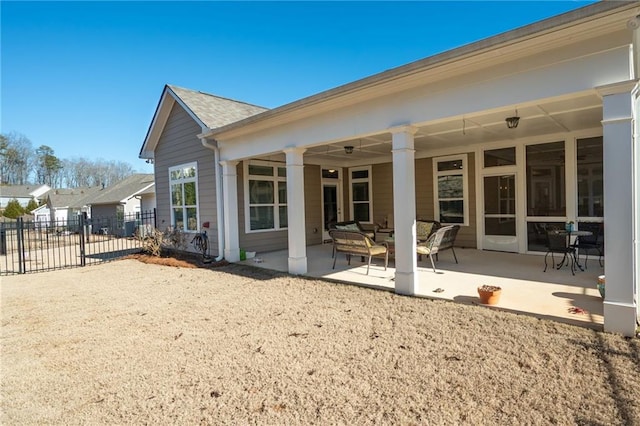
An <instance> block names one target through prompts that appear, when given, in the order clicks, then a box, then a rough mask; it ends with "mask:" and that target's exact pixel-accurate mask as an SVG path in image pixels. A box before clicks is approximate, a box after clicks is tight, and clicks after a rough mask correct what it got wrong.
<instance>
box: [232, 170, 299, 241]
mask: <svg viewBox="0 0 640 426" xmlns="http://www.w3.org/2000/svg"><path fill="white" fill-rule="evenodd" d="M249 165H254V166H266V167H273V176H263V175H249ZM281 167H282V168H284V169H285V170H286V166H285V165H284V164H282V163H276V162H272V161H262V160H250V161H245V162H244V164H243V170H244V172H243V181H244V182H243V183H244V194H245V196H244V211H245V214H244V223H245V225H244V229H245V233H247V234H256V233H260V232H273V231H281V230H286V229H288V227H281V226H280V207H283V206H287V200H282V201H281V200H280V191H279V190H278V183H279V182H285V184H286V182H287V178H286V176H285V177H282V176H278V168H281ZM249 180H262V181H270V182H273V192H274V194H273V203H269V204H251V202H250V198H251V197H250V196H249ZM287 190H288V189H287ZM254 206H272V208H273V225H274V227H273V228H268V229H251V207H254ZM288 213H289V209H288V207H287V214H288ZM287 223H288V221H287Z"/></svg>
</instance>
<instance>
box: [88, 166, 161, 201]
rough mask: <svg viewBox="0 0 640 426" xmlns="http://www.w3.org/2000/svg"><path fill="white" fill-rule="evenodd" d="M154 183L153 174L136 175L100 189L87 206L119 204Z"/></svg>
mask: <svg viewBox="0 0 640 426" xmlns="http://www.w3.org/2000/svg"><path fill="white" fill-rule="evenodd" d="M154 183H155V181H154V178H153V174H143V173H138V174H134V175H131V176H129V177H128V178H126V179H123V180H121V181H120V182H117V183H115V184H113V185H111V186H108V187H106V188H104V189H100V190H99V191H98V192H97V193H95V194H93V196H92V197H91V199H89V200H87V204H92V205H93V204H115V203H119V202H121V201H124V200H126V199H128V198H130V197H132V196H133V195H134V194H137V193H138V192H140V191H142V190H143V189H145V188H147V187H149V186H150V185H153V184H154Z"/></svg>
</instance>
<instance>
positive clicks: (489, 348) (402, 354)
mask: <svg viewBox="0 0 640 426" xmlns="http://www.w3.org/2000/svg"><path fill="white" fill-rule="evenodd" d="M1 290H2V292H1V296H2V339H1V345H2V348H1V349H2V370H1V376H0V377H1V379H2V401H1V404H0V406H1V407H2V415H1V417H0V422H1V423H2V424H7V425H8V424H141V423H145V424H170V423H178V424H196V423H204V424H247V423H260V424H456V423H463V424H509V425H511V424H548V423H557V424H594V425H595V424H640V386H639V385H638V383H639V380H640V371H639V369H640V367H639V365H640V354H639V353H640V345H639V341H638V339H624V338H622V337H620V336H615V335H610V334H604V333H598V332H595V331H592V330H588V329H583V328H578V327H573V326H568V325H564V324H558V323H554V322H549V321H545V320H537V319H534V318H531V317H526V316H516V315H513V314H509V313H504V312H498V311H494V310H491V309H488V308H484V307H479V306H467V305H460V304H455V303H450V302H443V301H432V300H425V299H418V298H407V297H401V296H397V295H395V294H392V293H387V292H381V291H375V290H368V289H363V288H358V287H351V286H345V285H339V284H331V283H326V282H321V281H316V280H307V279H301V278H293V277H289V276H284V275H280V274H277V273H271V272H268V271H265V270H256V269H252V268H248V267H240V266H236V265H230V266H226V267H221V268H217V269H213V270H209V269H202V268H200V269H184V268H175V267H167V266H157V265H149V264H143V263H139V262H137V261H135V260H123V261H118V262H112V263H109V264H104V265H99V266H92V267H88V268H83V269H74V270H66V271H56V272H48V273H43V274H37V275H28V276H15V277H8V278H3V279H2V284H1Z"/></svg>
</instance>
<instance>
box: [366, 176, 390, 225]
mask: <svg viewBox="0 0 640 426" xmlns="http://www.w3.org/2000/svg"><path fill="white" fill-rule="evenodd" d="M371 179H372V180H371V189H372V191H373V222H374V223H378V224H380V225H382V226H384V221H385V217H386V216H388V215H391V214H393V164H392V163H384V164H374V165H372V166H371Z"/></svg>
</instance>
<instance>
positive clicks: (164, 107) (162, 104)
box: [138, 86, 175, 159]
mask: <svg viewBox="0 0 640 426" xmlns="http://www.w3.org/2000/svg"><path fill="white" fill-rule="evenodd" d="M167 93H169V87H168V86H165V88H164V90H163V92H162V95H161V96H160V101H159V102H158V106H157V107H156V111H155V113H154V114H153V118H152V119H151V124H150V125H149V130H147V135H146V136H145V138H144V142H143V144H142V148H140V153H139V154H138V158H146V159H152V158H154V151H155V149H156V146H157V145H158V141H159V140H160V135H161V134H162V131H163V130H164V126H165V125H166V124H167V119H168V118H169V113H170V112H171V108H172V107H173V103H174V102H175V94H173V92H170V93H171V95H167Z"/></svg>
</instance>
